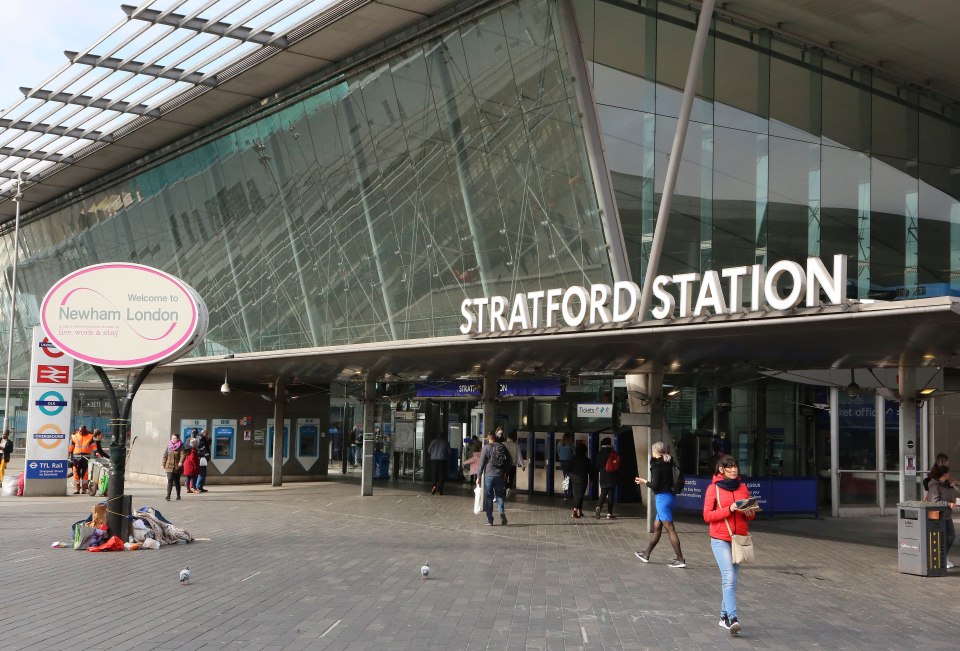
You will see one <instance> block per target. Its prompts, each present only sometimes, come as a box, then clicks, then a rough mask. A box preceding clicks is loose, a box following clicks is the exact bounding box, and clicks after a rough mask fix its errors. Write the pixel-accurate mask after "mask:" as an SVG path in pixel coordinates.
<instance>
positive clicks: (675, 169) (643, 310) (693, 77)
mask: <svg viewBox="0 0 960 651" xmlns="http://www.w3.org/2000/svg"><path fill="white" fill-rule="evenodd" d="M713 3H714V0H703V5H702V6H701V7H700V20H699V21H698V22H697V35H696V38H694V41H693V51H692V52H691V53H690V66H689V68H687V81H686V83H685V84H684V85H683V101H682V102H681V103H680V114H679V115H678V116H677V131H676V133H674V135H673V147H672V148H671V149H670V160H669V161H668V162H667V175H666V177H665V178H664V181H663V196H661V197H660V210H659V211H658V212H657V223H656V224H655V225H654V227H653V244H652V245H651V246H650V257H649V258H648V259H647V268H646V270H645V272H644V275H643V291H641V292H640V308H639V312H638V313H637V320H638V321H645V320H646V318H647V312H649V311H650V302H651V300H652V298H653V297H652V294H653V279H654V278H655V277H656V276H657V269H658V268H659V267H660V256H661V254H662V253H663V243H664V241H665V240H666V238H667V223H668V222H669V221H670V206H671V205H672V204H673V191H674V190H675V189H676V187H677V175H678V174H679V173H680V160H681V159H682V158H683V143H684V141H685V140H686V139H687V127H688V126H689V125H690V112H691V111H692V110H693V100H694V96H695V95H696V90H697V82H699V81H700V72H701V71H702V70H703V52H704V50H705V49H706V47H707V37H708V36H709V35H710V21H711V20H712V19H713Z"/></svg>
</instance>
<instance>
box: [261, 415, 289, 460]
mask: <svg viewBox="0 0 960 651" xmlns="http://www.w3.org/2000/svg"><path fill="white" fill-rule="evenodd" d="M273 429H274V427H273V419H272V418H268V419H267V445H266V450H265V452H266V454H267V463H269V464H270V465H271V466H272V465H273ZM281 453H282V454H283V463H286V462H287V459H289V458H290V419H289V418H284V419H283V445H282V448H281Z"/></svg>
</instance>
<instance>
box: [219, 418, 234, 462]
mask: <svg viewBox="0 0 960 651" xmlns="http://www.w3.org/2000/svg"><path fill="white" fill-rule="evenodd" d="M236 434H237V432H236V430H235V429H234V428H232V427H226V426H217V427H214V428H213V458H214V459H232V458H233V442H234V439H235V438H236Z"/></svg>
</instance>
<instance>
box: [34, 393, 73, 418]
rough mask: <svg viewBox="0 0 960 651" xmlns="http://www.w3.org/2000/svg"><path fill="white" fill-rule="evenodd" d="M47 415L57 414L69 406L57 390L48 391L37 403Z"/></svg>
mask: <svg viewBox="0 0 960 651" xmlns="http://www.w3.org/2000/svg"><path fill="white" fill-rule="evenodd" d="M35 404H36V405H37V407H39V408H40V411H41V412H42V413H43V414H44V415H46V416H56V415H57V414H59V413H60V412H61V411H63V408H64V407H66V406H67V401H66V400H65V399H64V397H63V396H62V395H61V394H60V393H58V392H56V391H47V392H46V393H44V394H43V395H42V396H40V399H39V400H37V402H36V403H35Z"/></svg>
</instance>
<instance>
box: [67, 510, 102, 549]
mask: <svg viewBox="0 0 960 651" xmlns="http://www.w3.org/2000/svg"><path fill="white" fill-rule="evenodd" d="M92 521H93V516H92V515H88V516H87V517H86V518H85V519H83V520H79V521H77V522H74V523H73V527H71V529H70V531H71V533H72V534H73V535H72V536H71V537H72V538H73V548H74V549H86V548H87V547H89V546H90V539H91V538H93V534H94V533H96V531H97V530H96V529H94V528H93V527H91V526H90V523H91V522H92Z"/></svg>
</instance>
